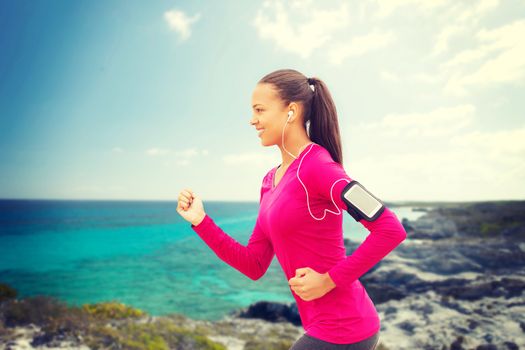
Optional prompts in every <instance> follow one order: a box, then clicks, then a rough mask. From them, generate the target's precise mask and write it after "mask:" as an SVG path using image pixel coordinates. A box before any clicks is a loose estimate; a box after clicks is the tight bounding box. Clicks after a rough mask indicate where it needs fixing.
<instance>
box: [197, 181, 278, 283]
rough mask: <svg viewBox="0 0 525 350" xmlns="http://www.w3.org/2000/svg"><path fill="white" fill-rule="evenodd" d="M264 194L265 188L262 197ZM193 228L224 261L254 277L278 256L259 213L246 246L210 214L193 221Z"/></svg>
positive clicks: (259, 276)
mask: <svg viewBox="0 0 525 350" xmlns="http://www.w3.org/2000/svg"><path fill="white" fill-rule="evenodd" d="M262 193H263V191H262V189H261V198H262ZM191 228H192V229H193V230H194V231H195V232H196V233H197V234H198V235H199V237H200V238H201V239H202V240H203V241H204V242H205V243H206V244H207V245H208V246H209V247H210V248H211V249H212V250H213V251H214V252H215V254H216V255H217V256H218V257H219V258H220V259H221V260H223V261H224V262H226V263H227V264H228V265H230V266H232V267H233V268H235V269H237V270H239V271H240V272H242V273H243V274H244V275H246V276H248V277H249V278H251V279H252V280H257V279H259V278H261V277H262V276H263V275H264V274H265V273H266V271H267V270H268V267H269V266H270V264H271V262H272V259H273V256H274V255H275V253H274V250H273V246H272V242H271V241H270V240H269V239H268V237H267V235H266V234H265V233H264V232H263V230H262V227H261V225H260V221H259V216H257V220H256V223H255V227H254V229H253V232H252V235H251V236H250V238H249V240H248V245H246V246H243V245H241V244H240V243H239V242H237V241H236V240H234V239H233V238H232V237H230V236H229V235H228V234H226V233H225V232H224V231H223V230H222V229H221V228H220V227H219V226H218V225H217V224H216V223H215V222H214V221H213V219H212V218H211V217H209V216H208V214H206V216H205V217H204V219H203V220H202V221H201V222H200V223H199V224H198V225H196V226H195V225H193V224H192V225H191Z"/></svg>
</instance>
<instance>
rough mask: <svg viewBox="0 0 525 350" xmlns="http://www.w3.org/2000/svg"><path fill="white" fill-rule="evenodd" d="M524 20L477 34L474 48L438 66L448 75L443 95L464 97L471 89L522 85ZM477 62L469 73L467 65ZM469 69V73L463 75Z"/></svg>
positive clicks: (524, 51)
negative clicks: (499, 84)
mask: <svg viewBox="0 0 525 350" xmlns="http://www.w3.org/2000/svg"><path fill="white" fill-rule="evenodd" d="M524 37H525V20H520V21H515V22H513V23H510V24H507V25H504V26H501V27H499V28H496V29H491V30H487V29H483V30H480V31H478V33H477V34H476V38H477V40H478V43H477V47H475V48H474V49H468V50H465V51H462V52H460V53H459V54H457V55H456V56H455V57H454V58H452V59H451V60H450V61H448V62H446V63H445V64H443V65H442V68H443V69H444V71H446V72H447V73H449V74H450V76H451V77H450V79H449V81H448V82H447V84H446V86H445V92H446V93H449V94H453V95H458V96H462V95H466V94H467V93H468V92H469V89H470V88H472V87H475V88H479V87H486V86H487V85H494V84H498V83H515V84H517V85H523V83H524V80H525V60H524V59H523V58H524V57H525V40H523V38H524ZM475 61H481V62H480V63H479V65H478V66H477V67H476V68H475V69H474V70H472V68H471V67H466V66H467V65H469V64H470V65H471V64H472V63H473V62H475ZM467 68H470V70H471V71H472V73H465V70H466V69H467Z"/></svg>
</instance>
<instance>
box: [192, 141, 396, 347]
mask: <svg viewBox="0 0 525 350" xmlns="http://www.w3.org/2000/svg"><path fill="white" fill-rule="evenodd" d="M276 170H277V167H274V168H272V169H271V170H270V171H268V172H267V173H266V175H265V176H264V178H263V180H262V186H261V195H260V204H259V214H258V216H257V220H256V223H255V227H254V230H253V233H252V235H251V236H250V238H249V240H248V244H247V245H246V246H244V245H242V244H240V243H239V242H237V241H236V240H234V239H233V238H232V237H230V236H229V235H228V234H226V233H225V232H224V231H223V230H222V229H221V228H220V227H219V226H218V225H216V224H215V222H214V221H213V219H212V218H211V217H209V216H208V215H207V214H206V216H205V217H204V219H203V220H202V221H201V222H200V223H199V224H198V225H196V226H195V225H191V227H192V229H193V230H194V231H195V232H196V233H197V234H198V235H199V236H200V237H201V239H202V240H203V241H204V242H205V243H206V244H207V245H208V246H209V247H210V248H211V249H212V250H213V251H214V252H215V254H216V255H217V256H218V257H219V258H220V259H222V260H223V261H225V262H226V263H228V264H229V265H230V266H232V267H234V268H235V269H237V270H238V271H240V272H242V273H243V274H245V275H246V276H248V277H249V278H251V279H253V280H257V279H259V278H261V277H262V276H263V275H264V273H265V272H266V271H267V269H268V267H269V266H270V263H271V261H272V258H273V256H274V255H275V256H277V259H278V261H279V263H280V265H281V267H282V269H283V272H284V273H285V275H286V278H287V280H290V278H292V277H294V276H295V275H296V269H298V268H302V267H310V268H311V269H313V270H315V271H317V272H318V273H326V272H328V274H329V275H330V277H331V279H332V280H333V281H334V283H335V285H336V287H335V288H333V289H332V290H330V291H329V292H328V293H326V294H325V295H323V296H322V297H320V298H317V299H314V300H310V301H305V300H303V299H301V298H300V297H299V296H298V295H297V294H296V293H295V292H294V291H293V290H292V289H291V287H290V286H289V288H290V291H291V293H292V295H293V297H294V298H295V300H296V303H297V308H298V311H299V315H300V317H301V322H302V325H303V328H304V329H305V331H306V333H307V334H308V335H311V336H313V337H316V338H318V339H321V340H324V341H327V342H331V343H337V344H350V343H355V342H358V341H361V340H363V339H365V338H368V337H369V336H371V335H373V334H375V333H376V332H378V331H379V329H380V319H379V315H378V313H377V311H376V308H375V306H374V304H373V302H372V300H371V299H370V297H369V296H368V294H367V292H366V290H365V288H364V287H363V285H362V284H361V282H360V281H359V279H358V278H359V277H361V276H362V275H363V274H364V273H365V272H367V271H368V270H370V269H371V268H372V267H373V266H374V265H375V264H377V263H378V262H379V261H380V260H381V259H382V258H384V257H385V256H386V255H387V254H388V253H389V252H391V251H392V250H393V249H394V248H395V247H396V246H398V245H399V244H400V243H401V242H402V241H403V240H404V239H405V238H406V232H405V229H404V228H403V226H402V225H401V223H400V222H399V220H398V218H397V216H396V215H395V214H394V213H393V212H392V211H391V210H390V209H389V208H388V207H386V208H385V210H384V211H383V212H382V213H381V215H380V216H379V217H378V218H377V219H376V220H375V221H373V222H369V221H366V220H364V219H362V220H360V221H359V222H360V223H361V224H362V225H363V226H365V227H366V228H367V230H368V231H369V232H370V234H369V235H368V236H367V237H366V239H365V240H364V241H363V242H362V243H361V245H359V247H358V248H357V249H356V250H355V251H354V252H353V253H352V254H351V255H349V256H347V255H346V249H345V246H344V240H343V215H344V214H345V213H346V214H347V215H350V214H348V213H347V212H346V210H347V207H346V204H345V202H344V201H343V200H342V199H341V192H342V190H343V188H344V187H345V185H346V184H347V183H348V182H349V181H351V180H352V179H351V178H350V177H349V176H348V175H347V174H346V172H345V170H344V168H343V167H342V166H341V165H340V164H339V163H337V162H335V161H334V160H333V159H332V157H331V155H330V153H329V152H328V150H326V149H325V148H324V147H323V146H321V145H318V144H316V143H312V144H310V145H308V146H306V147H305V149H304V150H303V151H301V153H300V154H299V156H298V157H297V158H296V159H294V160H293V162H292V163H291V164H290V166H289V167H288V168H287V169H286V171H285V173H284V175H283V176H282V177H281V180H279V181H278V183H277V185H276V186H275V184H274V177H275V171H276ZM299 179H300V180H301V181H299ZM339 179H345V180H346V181H345V180H341V181H337V180H339ZM336 181H337V182H336ZM301 182H302V183H301ZM334 182H336V183H335V185H334V186H333V188H332V185H333V184H334ZM303 184H304V186H303ZM304 187H306V189H307V190H308V198H307V194H306V191H305V188H304ZM332 198H333V199H334V201H335V203H336V205H337V208H335V207H334V204H333V202H332ZM307 200H308V203H309V206H310V210H311V211H312V214H313V215H314V216H315V217H316V218H322V217H323V215H325V217H324V219H323V220H316V219H314V218H313V217H312V216H311V215H310V212H309V210H308V203H307ZM324 209H329V210H331V211H332V212H335V213H339V214H334V213H331V212H326V214H325V210H324Z"/></svg>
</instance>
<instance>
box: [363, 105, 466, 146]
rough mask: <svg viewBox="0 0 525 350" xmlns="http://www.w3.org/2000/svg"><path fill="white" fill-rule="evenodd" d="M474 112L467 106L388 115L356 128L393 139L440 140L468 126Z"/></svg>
mask: <svg viewBox="0 0 525 350" xmlns="http://www.w3.org/2000/svg"><path fill="white" fill-rule="evenodd" d="M474 112H475V107H474V106H473V105H468V104H465V105H459V106H455V107H441V108H437V109H435V110H433V111H430V112H424V113H407V114H388V115H386V116H385V117H384V118H383V119H382V120H380V121H379V122H374V123H362V124H360V125H358V126H357V127H358V128H361V129H363V130H370V131H371V132H377V133H380V134H381V135H383V136H387V137H394V138H398V137H404V138H408V137H415V138H421V137H423V138H428V137H440V138H441V137H444V136H450V135H451V134H454V133H456V132H457V131H458V130H461V129H464V128H465V127H466V126H468V125H470V124H471V123H472V121H473V118H474ZM383 136H382V137H383Z"/></svg>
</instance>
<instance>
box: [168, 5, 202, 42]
mask: <svg viewBox="0 0 525 350" xmlns="http://www.w3.org/2000/svg"><path fill="white" fill-rule="evenodd" d="M200 17H201V15H200V13H197V14H196V15H194V16H193V17H188V15H186V13H184V12H182V11H180V10H170V11H166V12H164V19H165V20H166V22H167V23H168V26H169V27H170V29H172V30H174V31H176V32H177V33H178V34H179V37H180V38H181V40H183V41H184V40H187V39H188V38H189V37H190V36H191V26H192V24H193V23H195V22H196V21H197V20H199V18H200Z"/></svg>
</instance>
